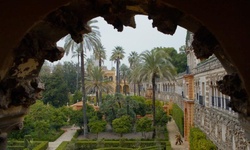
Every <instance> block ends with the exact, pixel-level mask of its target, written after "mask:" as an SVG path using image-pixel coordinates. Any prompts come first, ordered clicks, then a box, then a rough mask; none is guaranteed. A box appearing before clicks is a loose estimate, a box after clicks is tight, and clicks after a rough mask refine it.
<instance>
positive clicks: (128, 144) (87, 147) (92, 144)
mask: <svg viewBox="0 0 250 150" xmlns="http://www.w3.org/2000/svg"><path fill="white" fill-rule="evenodd" d="M155 145H160V146H161V148H162V149H166V147H167V146H169V145H170V144H169V142H168V141H167V142H166V141H125V140H120V141H99V142H98V141H77V142H76V143H75V146H76V149H77V150H80V149H84V150H93V149H97V148H98V147H100V148H116V149H117V148H118V147H123V148H133V149H134V148H138V147H141V148H145V147H150V146H155ZM100 148H99V149H100Z"/></svg>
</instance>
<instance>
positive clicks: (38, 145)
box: [7, 141, 49, 150]
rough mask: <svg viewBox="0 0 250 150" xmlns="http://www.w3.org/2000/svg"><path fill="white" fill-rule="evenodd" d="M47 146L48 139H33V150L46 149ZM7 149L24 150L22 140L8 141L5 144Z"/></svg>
mask: <svg viewBox="0 0 250 150" xmlns="http://www.w3.org/2000/svg"><path fill="white" fill-rule="evenodd" d="M48 146H49V142H48V141H33V147H34V148H33V150H46V149H47V148H48ZM7 149H8V150H25V148H24V141H10V142H8V146H7Z"/></svg>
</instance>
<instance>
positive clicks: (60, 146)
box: [56, 141, 69, 150]
mask: <svg viewBox="0 0 250 150" xmlns="http://www.w3.org/2000/svg"><path fill="white" fill-rule="evenodd" d="M68 144H69V142H68V141H63V142H62V143H61V144H60V145H59V146H58V147H57V148H56V150H64V149H65V148H66V147H67V145H68Z"/></svg>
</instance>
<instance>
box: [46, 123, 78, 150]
mask: <svg viewBox="0 0 250 150" xmlns="http://www.w3.org/2000/svg"><path fill="white" fill-rule="evenodd" d="M77 129H78V128H76V127H74V126H72V127H68V128H64V129H63V130H65V132H64V133H63V134H62V135H61V136H60V137H59V138H58V139H57V140H55V141H54V142H49V147H48V148H47V150H55V149H56V148H57V147H58V146H59V145H60V144H61V143H62V142H63V141H71V139H72V137H73V136H74V134H75V133H76V130H77Z"/></svg>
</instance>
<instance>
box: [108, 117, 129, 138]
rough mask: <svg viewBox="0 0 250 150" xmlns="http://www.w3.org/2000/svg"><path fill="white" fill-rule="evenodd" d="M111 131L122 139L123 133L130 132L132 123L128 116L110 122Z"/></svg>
mask: <svg viewBox="0 0 250 150" xmlns="http://www.w3.org/2000/svg"><path fill="white" fill-rule="evenodd" d="M112 126H113V130H114V131H115V132H116V133H119V134H120V136H121V137H122V136H123V134H124V133H129V132H130V131H131V130H132V122H131V118H130V116H122V117H120V118H117V119H115V120H113V121H112Z"/></svg>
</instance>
